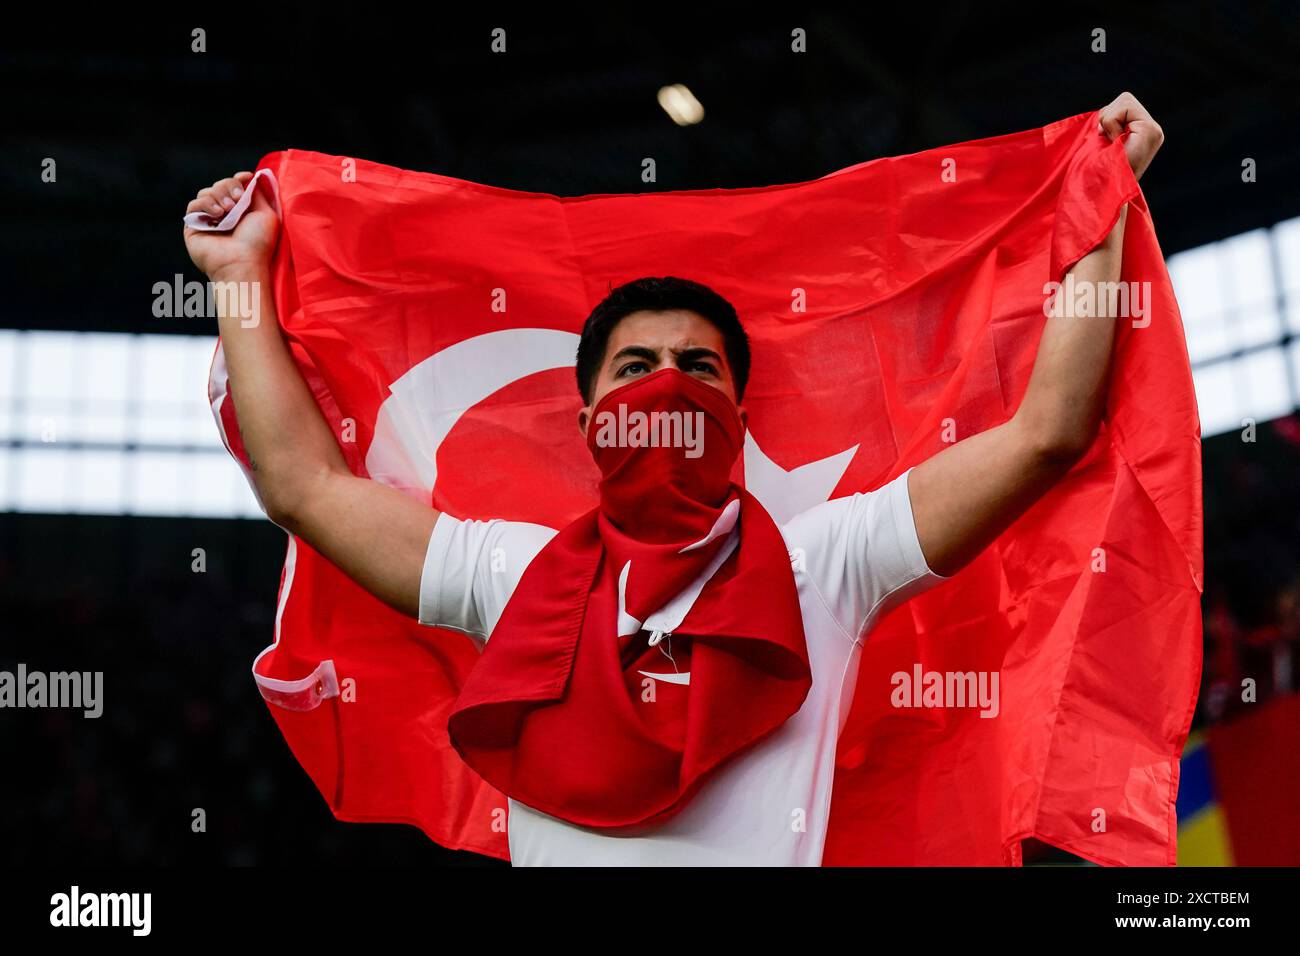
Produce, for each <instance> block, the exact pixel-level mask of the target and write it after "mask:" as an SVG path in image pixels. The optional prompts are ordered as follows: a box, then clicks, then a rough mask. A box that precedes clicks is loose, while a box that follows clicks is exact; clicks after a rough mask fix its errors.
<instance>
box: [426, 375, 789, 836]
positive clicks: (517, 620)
mask: <svg viewBox="0 0 1300 956" xmlns="http://www.w3.org/2000/svg"><path fill="white" fill-rule="evenodd" d="M656 413H657V414H656ZM664 413H672V416H671V417H668V416H665V415H664ZM643 416H644V417H643ZM664 422H670V423H671V424H670V426H669V428H671V429H672V430H671V431H670V430H668V428H665V427H663V423H664ZM647 426H648V427H647ZM742 436H743V429H742V426H741V422H740V418H739V416H738V415H737V413H736V408H735V405H734V404H733V403H732V402H731V401H730V400H729V399H728V398H727V397H726V396H725V395H724V394H723V393H722V392H720V391H719V390H718V389H715V388H713V387H712V386H710V385H706V384H705V383H703V382H701V381H699V380H698V379H695V378H693V377H691V376H689V375H686V374H684V373H683V372H680V371H678V370H677V369H662V370H660V371H658V372H655V373H653V374H651V375H646V376H643V377H641V378H638V379H636V380H635V381H633V382H631V383H629V384H627V385H624V386H621V387H619V388H617V389H614V390H613V391H611V392H609V393H608V394H607V395H606V396H605V397H604V398H603V399H602V400H601V402H600V403H599V404H598V405H597V406H596V408H595V409H594V410H593V414H592V420H591V423H590V425H589V427H588V430H587V446H588V448H589V449H590V450H591V452H592V455H593V456H594V457H595V460H596V464H597V466H598V467H599V468H600V471H601V475H602V479H601V483H600V505H599V506H598V507H597V508H595V509H594V510H592V511H590V512H588V513H587V514H585V515H583V516H582V517H580V518H578V519H577V520H576V521H574V522H573V523H572V524H570V525H569V526H568V527H566V528H564V529H563V530H561V531H560V532H559V533H558V534H557V535H556V536H555V537H554V538H553V539H552V540H551V541H550V542H549V543H548V544H547V546H546V547H545V548H543V549H542V551H541V552H540V553H539V554H538V555H537V557H536V558H534V559H533V561H532V563H531V564H529V566H528V568H527V569H526V570H525V572H524V574H523V577H522V578H521V579H520V582H519V585H518V587H517V588H516V590H515V592H514V594H513V595H512V596H511V599H510V602H509V603H508V604H507V605H506V608H505V611H504V612H503V613H502V616H501V619H500V621H499V622H498V623H497V626H496V629H495V630H494V631H493V632H492V637H491V640H489V641H488V644H487V647H486V649H485V650H484V652H483V656H482V657H481V658H480V659H479V661H478V662H477V664H476V665H475V667H474V669H473V671H471V673H470V675H469V677H468V679H467V680H466V682H465V685H464V687H463V688H462V689H461V693H460V696H459V697H458V698H457V700H456V703H455V706H454V707H453V709H452V713H451V716H450V718H449V720H448V733H449V735H450V738H451V742H452V744H453V746H455V748H456V750H457V752H458V753H459V754H460V755H461V757H462V758H463V759H464V761H465V762H466V763H467V764H469V766H470V767H472V768H473V769H474V770H475V771H476V772H478V774H479V775H480V776H482V777H483V778H484V779H485V780H487V781H488V782H489V783H490V784H492V785H493V786H494V787H496V788H497V789H499V790H501V791H502V792H503V793H505V794H506V795H507V796H509V797H511V798H513V799H515V800H518V801H519V802H521V803H523V804H526V805H527V806H530V807H532V808H534V809H536V810H539V811H541V812H543V813H547V814H550V815H551V816H555V817H559V818H561V819H564V820H568V821H569V822H571V823H575V824H578V825H581V826H589V827H630V826H635V825H638V824H645V823H650V822H655V823H658V822H662V821H663V820H665V819H667V818H668V817H670V816H672V815H674V814H675V813H676V812H677V811H679V810H680V809H681V808H682V807H683V806H684V805H685V803H686V802H687V801H688V799H689V797H690V796H691V795H692V794H693V793H694V792H695V790H696V789H697V788H698V786H699V785H700V784H701V783H702V782H703V781H704V778H705V777H706V775H707V774H709V772H710V771H712V770H713V769H714V768H716V767H717V766H719V765H720V764H722V763H723V762H724V761H725V760H727V759H728V758H730V757H732V756H734V755H735V754H737V753H739V752H740V751H742V750H745V749H746V748H748V747H750V746H752V745H753V744H754V743H755V742H756V741H758V740H760V739H761V738H763V737H765V736H766V735H768V734H769V733H771V732H772V731H774V730H775V729H776V728H778V727H780V726H781V725H782V724H783V723H785V721H786V720H787V719H788V718H789V717H790V716H791V715H793V714H794V713H796V712H797V711H798V710H799V708H800V706H802V704H803V701H804V698H805V697H806V696H807V694H808V690H809V688H810V687H811V686H812V676H811V671H810V669H809V666H808V648H807V644H806V641H805V638H804V632H803V618H802V616H801V614H800V610H799V598H798V594H797V592H796V589H795V583H794V575H793V573H792V572H791V569H790V559H789V555H788V552H787V551H786V547H785V543H784V541H783V540H782V538H781V534H780V532H779V531H778V530H777V527H776V524H775V523H774V522H773V521H772V518H771V517H770V516H769V515H768V513H767V512H766V511H765V510H764V509H763V507H762V505H760V504H759V503H758V501H757V500H756V499H755V498H754V497H753V496H752V495H750V494H749V493H748V492H746V491H745V490H744V489H743V488H741V487H739V486H738V485H736V484H734V483H733V482H732V481H731V480H730V473H731V468H732V465H733V464H734V463H735V460H736V458H737V456H738V455H739V453H740V447H741V440H742ZM683 445H685V446H686V447H683ZM737 524H738V525H739V528H740V532H739V543H738V545H737V546H736V547H735V551H734V553H732V554H730V556H728V557H726V558H725V560H723V562H722V564H721V566H720V567H718V569H717V570H716V571H715V572H714V573H713V575H712V576H711V577H710V578H709V579H708V581H707V583H706V584H705V585H704V587H703V590H702V591H701V592H700V594H699V596H698V597H697V598H696V600H695V603H694V604H693V605H692V606H691V609H690V611H689V612H688V613H687V614H686V616H685V618H684V619H683V620H682V621H681V623H680V624H679V625H678V626H677V628H676V629H675V630H674V631H673V632H672V633H671V634H669V635H668V636H666V637H661V635H660V633H659V632H658V631H655V632H654V633H651V634H649V635H647V633H646V632H645V631H643V630H641V625H642V623H643V622H645V621H646V619H647V618H648V617H650V616H651V615H652V614H654V613H655V612H657V611H659V610H660V609H661V608H663V606H664V605H665V604H667V603H668V602H669V601H671V600H672V599H673V598H674V597H676V596H677V595H678V594H679V593H680V592H681V591H682V590H683V589H684V588H687V587H688V586H689V585H691V584H692V582H696V581H697V580H698V578H699V577H700V576H701V575H702V574H703V573H705V572H707V570H708V568H709V566H710V564H711V563H712V562H713V561H714V560H715V559H717V558H720V557H721V551H722V549H723V548H726V547H728V546H729V545H730V543H731V542H730V531H731V529H732V527H734V526H735V525H737ZM620 593H621V594H622V602H621V604H620ZM665 651H669V652H670V653H671V655H672V656H671V660H670V659H669V657H668V656H667V655H666V654H665V653H664V652H665ZM647 667H650V668H652V671H651V673H662V674H666V675H676V674H678V673H683V674H684V673H687V672H689V679H688V682H686V683H680V682H679V680H680V679H679V678H676V679H675V676H666V677H663V678H662V679H661V678H659V677H658V676H655V677H646V676H644V675H643V674H642V673H641V671H642V670H643V669H644V668H647Z"/></svg>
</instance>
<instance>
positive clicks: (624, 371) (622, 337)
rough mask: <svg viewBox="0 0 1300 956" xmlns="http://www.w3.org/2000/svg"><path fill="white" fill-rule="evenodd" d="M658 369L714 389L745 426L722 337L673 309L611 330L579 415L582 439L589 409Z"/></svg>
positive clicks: (634, 317)
mask: <svg viewBox="0 0 1300 956" xmlns="http://www.w3.org/2000/svg"><path fill="white" fill-rule="evenodd" d="M661 368H676V369H680V370H681V371H683V372H685V373H686V374H687V375H690V376H691V377H693V378H697V379H699V380H700V381H701V382H704V383H705V384H706V385H711V386H713V387H714V388H716V389H718V391H720V392H722V393H723V394H724V395H726V396H727V397H728V398H729V399H731V401H732V403H733V404H736V411H737V412H738V413H739V415H740V421H741V425H742V427H743V425H744V423H745V409H744V408H743V407H742V406H740V405H739V403H737V402H736V381H735V379H734V378H733V377H732V372H731V365H730V364H728V362H727V350H726V341H725V340H724V339H723V336H722V332H721V331H720V330H719V329H718V327H717V326H715V325H714V324H713V323H712V322H710V321H708V320H707V319H705V318H704V317H703V316H702V315H700V314H699V313H697V312H691V311H689V310H686V309H671V310H668V311H664V312H648V311H643V312H632V313H630V314H628V315H627V316H625V317H624V318H623V319H622V320H621V321H620V322H619V323H618V325H616V326H614V330H613V331H612V332H611V333H610V336H609V343H608V344H607V345H606V346H605V359H604V362H603V363H602V364H601V366H600V370H599V372H598V373H597V375H596V382H595V387H594V388H593V389H592V398H591V404H589V405H587V406H586V407H584V408H583V409H582V411H580V412H579V413H578V428H579V429H580V430H581V431H582V435H583V437H584V438H585V437H586V435H587V425H588V424H589V423H590V422H591V414H592V410H593V409H594V408H595V407H596V406H597V405H599V404H600V400H601V399H602V398H604V397H605V395H606V393H608V392H610V391H612V390H613V389H616V388H618V387H619V386H620V385H626V384H627V383H628V382H631V381H635V380H636V379H637V378H639V377H641V376H643V375H649V374H650V373H651V372H657V371H659V369H661Z"/></svg>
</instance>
